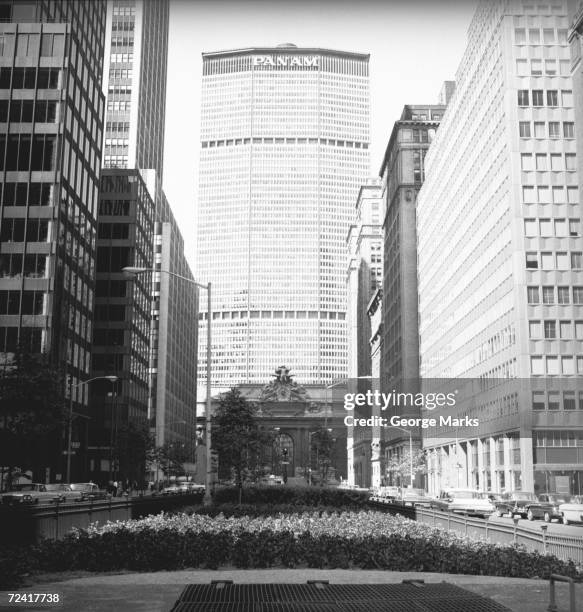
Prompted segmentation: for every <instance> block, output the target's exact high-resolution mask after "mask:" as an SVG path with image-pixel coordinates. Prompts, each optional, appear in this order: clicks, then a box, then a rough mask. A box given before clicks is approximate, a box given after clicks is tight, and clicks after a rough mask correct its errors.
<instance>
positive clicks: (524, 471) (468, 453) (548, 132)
mask: <svg viewBox="0 0 583 612" xmlns="http://www.w3.org/2000/svg"><path fill="white" fill-rule="evenodd" d="M565 4H566V3H565V2H553V3H552V4H550V5H539V4H531V3H530V2H524V3H522V2H519V1H513V2H506V1H496V2H491V1H482V2H480V3H479V5H478V8H477V10H476V13H475V15H474V18H473V21H472V24H471V26H470V29H469V33H468V46H467V49H466V52H465V54H464V57H463V59H462V61H461V64H460V67H459V69H458V72H457V78H456V91H455V93H454V95H453V96H452V98H451V101H450V103H449V105H448V108H447V111H446V113H445V115H444V117H443V120H442V122H441V126H440V128H439V130H438V132H437V134H436V136H435V139H434V141H433V144H432V145H431V148H430V149H429V152H428V153H427V158H426V179H425V183H424V185H423V187H422V189H421V191H420V193H419V196H418V200H417V231H418V252H419V335H420V362H421V376H422V377H423V378H424V383H425V379H437V378H439V379H442V378H445V379H457V380H458V381H459V379H465V380H467V381H468V383H467V384H466V383H464V385H465V388H466V389H467V388H468V386H467V385H468V384H473V385H474V388H475V389H476V390H478V391H479V392H478V393H477V394H476V395H475V397H472V398H470V399H471V402H467V403H465V404H464V405H460V404H459V402H458V403H457V408H456V411H458V410H459V412H457V414H459V415H460V416H468V417H469V418H472V419H474V418H475V419H477V420H478V422H479V426H478V427H466V428H463V430H459V431H458V430H456V429H455V428H453V427H449V428H447V429H443V428H442V429H441V430H436V429H435V428H433V429H431V428H430V429H428V430H424V432H423V434H424V445H425V446H426V448H428V449H429V455H430V461H429V466H428V467H429V469H428V477H429V487H430V490H431V491H432V492H438V491H439V489H440V488H442V487H448V486H450V487H451V486H453V487H455V486H461V487H465V486H468V487H470V488H476V487H478V488H480V489H481V490H493V491H504V490H523V491H535V492H539V493H545V492H550V493H553V492H559V493H569V492H570V493H577V494H581V493H582V492H583V470H581V454H580V451H578V450H577V449H578V448H580V447H581V445H582V444H583V412H582V411H581V410H580V408H582V407H583V406H582V405H581V400H582V399H583V389H582V387H581V381H582V378H581V375H582V374H583V357H582V356H581V355H582V352H583V325H582V324H581V321H582V320H583V255H582V250H583V249H582V248H581V235H582V231H583V226H582V225H581V218H582V209H581V202H580V200H579V191H578V177H577V160H576V143H575V130H574V115H575V109H574V105H573V91H572V90H573V83H572V79H571V74H570V54H569V47H568V44H567V28H568V25H569V22H568V19H567V14H566V6H565ZM472 381H475V384H474V383H472ZM455 384H457V385H459V384H460V383H459V382H456V383H455ZM480 389H481V391H480ZM449 391H453V389H451V387H450V388H449ZM458 397H459V396H458ZM462 399H463V400H465V397H462ZM466 409H467V410H466ZM452 411H453V409H451V410H450V416H452ZM435 412H439V411H435ZM453 416H454V417H455V416H457V415H456V414H453ZM426 433H427V435H425V434H426Z"/></svg>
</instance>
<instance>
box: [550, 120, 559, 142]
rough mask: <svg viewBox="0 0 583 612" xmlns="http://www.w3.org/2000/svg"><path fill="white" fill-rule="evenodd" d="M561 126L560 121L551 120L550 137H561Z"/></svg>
mask: <svg viewBox="0 0 583 612" xmlns="http://www.w3.org/2000/svg"><path fill="white" fill-rule="evenodd" d="M560 128H561V126H560V124H559V122H558V121H549V138H559V136H560V135H561V129H560Z"/></svg>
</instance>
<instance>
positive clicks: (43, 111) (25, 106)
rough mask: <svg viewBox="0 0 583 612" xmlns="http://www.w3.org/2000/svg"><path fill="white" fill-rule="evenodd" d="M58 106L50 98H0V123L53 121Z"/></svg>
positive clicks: (55, 117) (56, 114) (55, 118)
mask: <svg viewBox="0 0 583 612" xmlns="http://www.w3.org/2000/svg"><path fill="white" fill-rule="evenodd" d="M58 108H59V102H53V101H51V100H12V101H8V100H0V123H6V122H7V121H10V122H16V123H32V122H33V121H36V122H37V123H55V122H56V121H57V117H58V115H59V113H58Z"/></svg>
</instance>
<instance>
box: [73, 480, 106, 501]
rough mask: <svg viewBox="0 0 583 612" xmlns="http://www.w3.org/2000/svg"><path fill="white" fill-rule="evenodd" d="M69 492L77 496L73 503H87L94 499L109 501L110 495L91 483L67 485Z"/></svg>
mask: <svg viewBox="0 0 583 612" xmlns="http://www.w3.org/2000/svg"><path fill="white" fill-rule="evenodd" d="M69 487H70V488H71V491H74V492H76V493H78V494H79V497H75V498H74V499H75V501H89V500H95V499H110V498H111V493H108V492H107V491H104V490H103V489H100V488H99V487H98V486H97V485H96V484H95V483H93V482H74V483H71V484H70V485H69Z"/></svg>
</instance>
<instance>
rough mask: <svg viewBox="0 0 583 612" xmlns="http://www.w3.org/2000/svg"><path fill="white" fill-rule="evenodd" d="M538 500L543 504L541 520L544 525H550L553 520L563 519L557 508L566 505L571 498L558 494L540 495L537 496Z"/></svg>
mask: <svg viewBox="0 0 583 612" xmlns="http://www.w3.org/2000/svg"><path fill="white" fill-rule="evenodd" d="M538 500H539V502H541V504H543V512H542V514H543V516H542V518H543V520H544V521H545V523H550V522H551V521H552V520H553V519H559V520H561V519H562V518H563V517H562V515H561V512H560V511H559V506H560V505H561V504H566V503H568V502H569V501H570V500H571V496H570V495H562V494H560V493H541V494H540V495H539V496H538Z"/></svg>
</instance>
